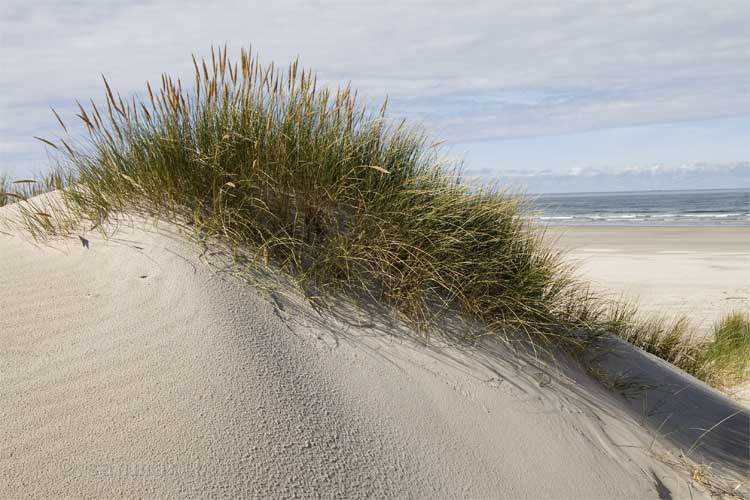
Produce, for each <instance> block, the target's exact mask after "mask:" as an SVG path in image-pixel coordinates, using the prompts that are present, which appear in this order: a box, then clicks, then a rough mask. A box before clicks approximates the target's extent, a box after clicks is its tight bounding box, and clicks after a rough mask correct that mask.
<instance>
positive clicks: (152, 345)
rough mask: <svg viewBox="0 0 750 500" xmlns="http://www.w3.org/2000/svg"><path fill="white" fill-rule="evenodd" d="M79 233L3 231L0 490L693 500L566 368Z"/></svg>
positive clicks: (151, 242)
mask: <svg viewBox="0 0 750 500" xmlns="http://www.w3.org/2000/svg"><path fill="white" fill-rule="evenodd" d="M85 241H86V245H83V244H82V242H83V240H81V239H79V238H78V237H71V238H64V239H62V240H57V241H53V242H50V243H47V244H45V245H42V246H38V245H35V244H33V242H31V241H29V240H28V238H27V237H24V236H23V235H22V234H17V233H16V234H13V233H9V232H6V233H4V234H0V252H2V255H3V260H2V262H0V273H1V274H2V276H3V277H4V280H5V285H4V286H3V287H2V288H0V304H2V310H3V315H2V316H0V343H2V346H3V349H2V351H0V363H1V364H0V368H1V372H0V373H1V375H2V377H1V378H0V391H2V394H3V398H4V404H3V405H2V408H1V409H0V419H1V420H2V421H3V426H2V428H0V439H1V440H2V442H3V448H2V451H1V452H0V470H1V471H2V475H1V476H0V479H1V480H2V487H1V488H0V492H2V496H3V498H21V497H28V496H32V497H34V498H50V499H51V498H62V497H65V498H104V497H107V498H110V497H115V496H117V497H122V498H140V497H144V496H147V497H149V498H175V497H191V498H193V497H195V498H198V497H200V498H244V497H249V496H261V497H274V498H291V497H295V496H296V497H305V498H310V497H326V498H364V497H372V496H376V497H393V498H401V497H433V498H434V497H451V498H468V497H503V498H509V497H513V498H540V497H545V498H549V497H555V498H611V499H616V498H621V499H625V498H642V499H657V498H664V497H663V496H662V493H663V492H664V491H668V492H671V493H670V494H671V495H674V498H685V497H688V496H690V497H693V498H708V496H707V493H706V491H705V490H703V489H702V488H701V486H700V485H699V484H697V483H693V482H691V481H690V479H689V475H688V473H686V472H684V471H678V470H676V469H674V468H673V467H672V466H670V465H668V464H669V463H670V462H669V461H668V460H667V459H666V458H665V457H676V456H678V455H677V453H678V450H677V448H675V447H674V446H672V445H671V444H670V443H669V442H667V441H663V442H662V441H661V440H659V441H656V440H655V439H654V435H653V430H649V429H648V428H647V427H644V426H643V424H642V423H641V421H640V419H641V418H642V417H640V416H639V414H638V413H637V412H634V411H632V409H629V408H628V404H626V401H625V400H624V399H623V398H622V397H621V396H619V395H618V394H616V393H614V392H610V391H608V390H607V389H605V387H603V386H602V385H600V384H599V383H598V382H596V381H595V380H593V379H592V378H591V377H590V376H589V375H587V374H585V373H584V372H583V371H582V370H581V368H580V367H577V366H576V365H575V363H571V362H570V361H569V360H568V361H566V358H565V356H556V358H555V359H549V360H546V361H545V358H544V356H541V357H540V355H539V354H540V353H536V354H534V353H526V354H525V353H524V352H523V351H515V350H514V349H512V348H511V347H509V346H508V345H504V344H502V343H495V342H493V341H492V339H488V341H487V342H486V343H483V344H475V345H474V347H468V346H466V345H463V346H462V345H460V344H455V343H453V342H451V341H449V339H450V337H451V335H459V336H460V335H462V334H464V333H466V332H467V331H469V330H467V328H469V327H467V326H466V325H464V326H463V327H462V326H461V325H460V324H453V325H448V326H446V332H447V334H446V335H436V336H433V337H432V338H430V339H427V338H424V337H421V338H420V336H419V335H418V334H415V333H414V332H413V330H411V329H410V328H409V327H408V326H407V325H404V324H403V323H401V322H400V321H398V320H397V319H395V318H393V317H390V316H389V315H387V314H377V313H373V312H372V311H370V312H365V311H362V310H352V312H351V313H347V311H348V310H349V309H347V308H346V307H335V308H332V309H331V311H332V312H331V313H326V314H325V315H323V316H321V314H320V313H319V312H316V311H315V310H313V309H312V308H311V307H310V306H309V304H308V303H307V302H306V301H305V300H304V299H303V298H302V297H301V296H300V295H299V293H298V292H296V291H294V290H293V289H289V288H284V287H281V288H277V289H276V290H275V291H273V292H271V293H269V292H263V291H261V290H258V289H256V288H254V287H252V286H249V285H248V284H247V283H240V282H237V281H235V280H233V279H231V276H230V275H229V274H227V273H224V272H222V269H221V267H217V266H216V265H207V263H206V261H205V259H202V258H199V255H200V254H201V252H200V249H199V248H197V247H196V246H195V245H194V244H193V243H191V242H189V241H187V240H186V239H185V238H184V236H183V235H181V234H180V233H179V231H178V230H177V229H176V228H174V227H172V226H170V225H165V224H164V223H161V224H160V225H159V226H158V227H157V226H155V225H153V224H152V223H151V222H141V223H138V224H135V225H133V226H130V227H129V226H128V225H126V224H123V225H121V227H120V229H119V230H118V232H117V235H116V237H113V238H110V239H103V238H102V237H101V236H98V235H97V234H96V233H87V234H85ZM558 354H559V353H558ZM639 366H640V362H639ZM668 369H669V370H673V369H671V368H668ZM691 384H692V382H691ZM702 390H703V391H709V392H710V393H711V394H714V393H715V391H712V390H710V389H708V388H705V389H702ZM711 397H714V396H711ZM674 399H675V398H674V397H672V396H670V401H671V400H674ZM636 401H637V400H636ZM722 401H723V400H722ZM730 408H731V407H730ZM691 418H692V417H691ZM673 420H675V421H676V420H677V419H676V418H675V419H673ZM657 423H658V422H657ZM740 432H741V430H740ZM740 460H745V459H744V458H742V456H741V455H740Z"/></svg>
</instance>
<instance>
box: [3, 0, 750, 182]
mask: <svg viewBox="0 0 750 500" xmlns="http://www.w3.org/2000/svg"><path fill="white" fill-rule="evenodd" d="M1 3H2V5H0V68H1V69H0V171H5V172H8V173H10V174H11V175H12V176H15V177H24V176H28V175H29V174H30V173H34V172H42V171H44V169H45V168H47V166H48V165H49V162H50V160H49V158H48V152H47V151H46V150H45V147H44V144H43V143H41V142H39V141H36V140H35V139H33V136H42V137H55V136H56V135H59V133H60V130H59V126H58V125H57V122H56V120H55V118H54V116H53V115H52V113H51V111H50V107H54V108H55V109H56V110H57V111H58V112H59V113H60V115H61V116H62V118H63V120H65V121H66V122H67V123H71V122H73V121H74V106H75V100H76V99H79V100H87V99H88V98H89V97H94V98H95V99H98V98H101V96H102V95H103V87H102V84H101V75H102V74H104V75H106V77H107V79H108V80H109V82H110V84H111V85H112V86H113V87H114V88H115V89H116V90H117V91H119V92H120V93H121V94H123V95H130V94H132V93H134V92H141V93H142V90H143V89H144V86H145V82H146V81H147V80H148V81H159V79H160V76H161V74H162V73H168V74H171V75H175V76H183V77H186V76H187V77H189V76H190V75H191V74H192V61H191V58H190V56H191V54H195V55H196V56H197V57H203V56H206V55H208V54H210V47H211V45H212V44H213V45H224V44H227V46H228V47H229V52H230V56H231V55H232V54H237V53H238V52H239V49H240V48H241V47H248V46H252V48H253V50H254V51H256V52H257V53H258V54H259V55H260V57H261V59H262V60H263V61H265V62H271V61H274V62H276V63H280V64H284V65H285V64H286V63H288V62H289V61H291V60H293V59H295V58H297V57H299V59H300V62H301V64H302V65H303V66H305V67H311V68H314V69H315V70H317V72H318V75H319V79H320V80H322V81H323V82H325V83H327V84H329V85H331V86H336V85H339V84H345V83H347V82H351V83H352V86H353V87H355V88H357V89H359V91H360V95H361V96H362V97H363V100H364V101H365V102H370V103H373V105H376V104H377V103H379V102H380V100H382V99H383V97H384V96H386V95H388V96H389V98H390V103H391V113H392V116H393V117H394V118H401V117H405V118H408V119H411V120H413V121H416V122H417V123H420V124H421V125H422V126H424V127H425V128H426V129H427V131H428V133H429V134H430V135H432V136H433V137H435V138H436V139H443V140H445V141H446V143H445V144H446V146H445V147H446V154H447V155H448V156H449V157H450V158H454V159H457V160H460V161H463V163H464V169H465V171H466V173H467V175H468V176H470V177H476V178H478V179H481V180H499V181H500V182H502V183H504V184H506V185H510V186H514V187H517V188H518V189H521V190H525V191H528V192H555V191H615V190H631V189H690V188H726V187H744V188H750V140H747V136H748V132H750V30H748V29H747V27H748V26H750V2H748V1H746V0H741V1H732V0H722V1H721V2H709V1H704V2H684V1H683V0H680V1H658V2H657V1H639V2H627V1H624V2H601V1H598V0H596V1H594V0H575V1H568V2H559V1H544V2H541V1H537V2H533V1H481V2H479V1H477V2H472V1H467V0H464V1H452V0H450V1H448V0H434V1H410V0H398V1H390V0H375V1H371V0H360V1H357V2H349V1H325V0H314V1H297V0H274V1H268V0H266V1H263V2H254V1H247V0H243V1H214V2H205V1H200V2H192V1H190V0H180V1H171V0H163V1H153V2H147V1H107V0H98V1H83V0H78V1H76V0H71V1H66V2H59V1H40V2H35V1H33V0H32V1H28V0H26V1H18V0H3V1H2V2H1Z"/></svg>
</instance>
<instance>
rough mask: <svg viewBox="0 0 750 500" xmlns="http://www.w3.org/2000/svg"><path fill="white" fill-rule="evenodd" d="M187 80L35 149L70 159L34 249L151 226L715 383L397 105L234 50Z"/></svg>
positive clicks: (111, 109) (91, 111) (108, 106)
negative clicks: (619, 348) (396, 114)
mask: <svg viewBox="0 0 750 500" xmlns="http://www.w3.org/2000/svg"><path fill="white" fill-rule="evenodd" d="M193 64H194V69H195V73H194V76H193V81H192V82H191V83H192V85H191V86H190V90H187V89H186V88H184V87H183V82H182V81H180V80H179V79H178V80H174V79H172V78H171V77H169V76H166V75H164V76H162V78H161V85H160V87H158V88H156V89H154V88H152V87H151V85H150V84H147V85H146V94H145V97H144V98H139V97H137V96H133V97H130V98H128V99H123V98H122V97H121V96H120V95H119V94H116V93H115V92H114V91H113V90H112V89H111V88H110V86H109V84H108V82H107V81H106V80H104V88H105V96H104V97H105V103H104V105H103V106H99V107H97V105H96V104H95V102H94V101H93V100H92V101H90V103H89V105H88V106H83V105H81V104H79V105H78V110H79V113H78V115H77V116H78V118H79V119H80V120H81V122H82V123H83V124H84V125H85V127H86V130H87V131H88V137H87V138H86V139H84V140H76V139H73V138H71V137H70V136H69V135H67V132H68V130H67V128H66V126H65V124H64V123H63V120H61V119H60V117H59V116H58V115H57V113H55V117H56V119H57V120H58V122H59V124H60V125H61V127H62V129H63V131H64V133H65V134H66V135H65V136H64V137H63V138H60V139H59V140H56V141H53V140H47V139H40V140H42V141H43V142H45V143H46V144H47V145H49V146H50V147H52V148H54V149H55V150H57V152H58V153H59V155H58V162H59V168H58V170H56V173H55V175H56V179H58V183H59V186H60V187H64V189H62V202H63V203H64V205H65V207H64V210H59V211H54V210H50V209H45V208H42V207H35V206H30V207H24V210H25V212H23V214H22V215H23V218H24V219H25V221H24V225H25V226H26V227H27V228H28V229H29V230H30V232H31V233H32V234H33V235H34V236H35V237H38V238H43V237H44V236H45V235H47V234H64V233H65V232H66V231H70V230H71V228H73V227H75V222H76V221H78V222H83V221H86V222H87V225H88V226H89V227H91V228H98V229H99V230H101V231H106V230H107V229H106V228H107V227H109V226H108V223H109V222H113V221H116V220H117V218H118V217H120V216H121V215H122V214H129V213H130V214H132V213H143V214H148V215H155V216H157V217H159V218H163V219H166V220H169V221H172V222H178V223H180V224H181V225H182V226H183V227H188V228H189V230H190V231H191V234H192V236H193V237H194V238H196V239H198V240H203V241H206V240H213V239H218V240H220V241H222V242H223V243H224V244H225V245H228V246H229V247H230V248H232V249H233V250H237V251H238V253H244V252H247V253H249V254H251V255H253V256H255V258H257V259H260V260H261V261H262V262H263V263H264V264H272V265H273V266H275V267H276V268H278V269H280V270H281V271H282V272H285V273H286V274H287V275H288V276H290V277H292V278H294V280H296V282H297V283H298V284H299V285H300V287H301V288H303V289H308V288H309V287H314V288H315V289H316V291H322V292H336V293H341V292H343V293H345V294H349V295H350V296H353V297H362V296H365V297H367V298H369V299H374V300H376V301H378V302H379V303H381V304H384V305H386V306H388V307H390V308H392V309H393V310H395V311H398V312H400V313H401V314H402V316H403V317H404V318H406V319H407V320H409V321H410V322H411V323H412V324H413V325H414V326H415V327H416V328H417V329H418V330H420V331H423V332H427V331H429V329H430V326H431V325H432V324H433V321H434V320H435V319H436V317H437V316H439V315H440V314H442V313H443V312H446V311H450V312H452V313H454V312H457V313H459V314H461V315H463V316H464V317H466V318H468V319H471V320H475V321H480V322H481V323H483V324H484V325H486V326H487V328H489V330H490V331H492V332H496V333H502V332H507V331H514V332H516V333H520V334H521V337H522V338H527V339H529V340H530V341H532V342H533V343H534V344H535V345H548V344H550V343H555V344H557V345H562V346H564V347H568V348H571V349H576V348H580V347H582V346H585V345H586V344H587V342H586V341H587V339H590V338H591V337H593V336H596V335H599V334H603V333H607V332H610V333H615V334H617V335H620V336H622V337H623V338H625V339H626V340H628V341H630V342H631V343H633V344H635V345H637V346H639V347H641V348H644V349H645V350H647V351H649V352H652V353H654V354H656V355H657V356H659V357H662V358H664V359H666V360H667V361H670V362H672V363H674V364H676V365H677V366H679V367H681V368H683V369H686V370H687V371H688V372H690V373H693V374H696V375H698V376H701V377H706V378H704V379H709V378H710V377H709V375H708V373H709V372H710V371H711V369H701V367H705V366H708V365H707V364H706V363H707V362H706V361H705V359H707V358H705V357H700V356H698V354H697V353H698V350H697V347H696V346H697V344H695V343H694V342H692V341H691V340H690V339H689V338H688V336H687V335H686V332H687V324H686V323H683V322H677V323H675V324H672V325H669V324H667V323H665V322H664V321H661V320H658V319H657V320H648V321H644V320H641V319H639V316H638V314H637V309H635V308H632V307H630V306H627V305H623V304H620V303H617V302H611V301H608V300H604V299H602V298H600V297H598V296H596V294H594V293H593V292H592V291H591V290H590V288H589V287H588V285H587V284H585V283H584V282H581V281H579V280H577V279H576V278H575V275H574V273H573V269H572V268H571V267H570V266H569V265H568V264H566V263H565V262H564V261H563V259H562V256H561V255H560V253H559V252H557V251H555V250H553V249H552V248H551V247H550V246H549V245H548V244H547V243H546V242H545V240H544V235H543V231H542V229H541V228H540V227H539V226H537V225H535V224H534V223H533V222H532V221H531V220H530V218H529V217H527V216H526V215H527V214H526V207H525V202H524V199H523V198H522V197H520V196H517V195H511V194H508V193H506V192H504V191H503V190H502V189H500V188H499V187H497V186H488V185H481V186H471V185H469V184H468V183H467V182H466V181H465V180H464V179H463V178H462V172H461V166H460V164H457V163H455V162H454V163H451V162H448V161H446V158H445V155H443V154H442V153H441V149H440V144H439V143H434V142H432V141H430V140H429V138H428V137H427V136H425V135H424V134H423V132H422V131H421V130H420V129H418V128H415V127H412V126H410V125H408V124H407V123H406V122H405V121H399V122H392V121H390V120H388V119H387V100H386V101H385V102H383V103H382V105H381V106H379V107H378V108H376V110H375V111H372V110H371V109H370V108H368V107H366V106H364V105H361V104H360V103H359V101H358V99H357V94H356V92H355V91H353V90H352V89H351V88H350V87H348V86H346V87H343V88H338V89H336V90H331V89H329V88H326V87H323V86H321V85H319V83H318V81H317V78H316V76H315V74H314V73H313V72H311V71H309V70H305V69H302V68H301V67H300V66H299V64H298V63H297V62H294V63H292V64H291V65H289V66H288V67H287V68H286V69H285V70H284V71H282V70H280V69H279V68H277V67H276V66H274V65H273V64H270V65H265V66H264V65H261V63H260V62H259V60H258V58H257V57H256V56H255V55H254V54H251V53H250V52H249V51H244V50H243V51H242V52H241V54H240V59H239V62H237V63H236V64H233V63H232V62H231V61H229V59H228V57H227V50H226V48H224V49H223V50H218V51H214V50H212V51H211V58H210V59H209V60H208V61H205V60H204V61H200V62H198V60H196V59H195V58H193ZM100 108H102V109H100ZM53 212H54V213H53ZM316 293H317V292H316ZM582 332H583V333H582ZM718 352H719V351H717V353H718ZM712 359H719V357H718V354H717V357H715V358H712ZM701 363H703V364H701ZM712 363H713V364H711V366H714V367H718V366H720V364H719V363H718V362H717V361H712ZM716 369H718V368H716Z"/></svg>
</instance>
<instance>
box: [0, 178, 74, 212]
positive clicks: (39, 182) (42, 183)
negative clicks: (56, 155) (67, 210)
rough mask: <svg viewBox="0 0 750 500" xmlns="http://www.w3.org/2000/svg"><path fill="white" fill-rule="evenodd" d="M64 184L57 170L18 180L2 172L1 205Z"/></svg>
mask: <svg viewBox="0 0 750 500" xmlns="http://www.w3.org/2000/svg"><path fill="white" fill-rule="evenodd" d="M63 184H64V183H63V177H62V176H61V175H60V174H59V173H57V172H52V173H50V174H47V175H44V176H38V177H37V178H33V179H17V180H13V179H12V178H11V177H10V176H9V175H8V174H7V173H4V172H0V207H2V206H5V205H10V204H11V203H16V202H18V201H25V200H28V199H29V198H33V197H34V196H37V195H40V194H43V193H48V192H50V191H54V190H56V189H62V187H63Z"/></svg>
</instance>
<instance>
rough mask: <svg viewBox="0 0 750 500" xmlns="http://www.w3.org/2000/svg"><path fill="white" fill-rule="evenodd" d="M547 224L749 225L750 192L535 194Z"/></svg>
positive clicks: (538, 213) (535, 206)
mask: <svg viewBox="0 0 750 500" xmlns="http://www.w3.org/2000/svg"><path fill="white" fill-rule="evenodd" d="M531 199H532V212H533V213H534V216H535V217H537V218H538V219H539V220H540V221H541V222H543V223H546V224H571V225H572V224H576V225H578V224H585V225H589V224H602V225H613V224H617V225H623V224H627V225H641V224H644V225H663V226H689V225H712V226H713V225H717V226H750V188H747V189H726V190H725V189H722V190H695V191H634V192H617V193H572V194H544V195H536V196H534V195H531Z"/></svg>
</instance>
